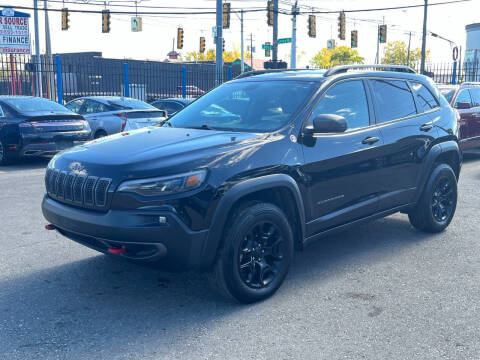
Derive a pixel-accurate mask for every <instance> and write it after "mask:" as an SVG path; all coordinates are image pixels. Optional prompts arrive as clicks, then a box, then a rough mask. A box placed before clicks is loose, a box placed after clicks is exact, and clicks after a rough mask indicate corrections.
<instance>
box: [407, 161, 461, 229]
mask: <svg viewBox="0 0 480 360" xmlns="http://www.w3.org/2000/svg"><path fill="white" fill-rule="evenodd" d="M457 191H458V190H457V177H456V176H455V173H454V172H453V170H452V168H451V167H450V166H449V165H447V164H437V166H436V167H435V169H434V170H433V171H432V174H431V175H430V178H429V179H428V182H427V184H426V186H425V189H424V190H423V193H422V195H421V197H420V200H419V202H418V204H417V206H416V208H415V210H413V211H412V212H410V213H409V214H408V219H409V220H410V223H411V224H412V226H413V227H414V228H416V229H418V230H421V231H425V232H430V233H438V232H441V231H443V230H445V229H446V228H447V226H448V225H449V224H450V222H451V221H452V219H453V216H454V215H455V210H456V208H457V197H458V192H457Z"/></svg>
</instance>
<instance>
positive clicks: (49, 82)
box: [43, 0, 54, 99]
mask: <svg viewBox="0 0 480 360" xmlns="http://www.w3.org/2000/svg"><path fill="white" fill-rule="evenodd" d="M43 7H44V11H45V66H46V68H47V72H48V74H47V97H48V98H49V99H51V98H52V94H53V91H52V85H53V83H54V82H53V81H52V80H53V79H52V75H53V68H51V65H53V64H52V47H51V42H50V23H49V21H48V9H47V0H43Z"/></svg>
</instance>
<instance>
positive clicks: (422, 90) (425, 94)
mask: <svg viewBox="0 0 480 360" xmlns="http://www.w3.org/2000/svg"><path fill="white" fill-rule="evenodd" d="M411 85H412V89H413V93H414V94H415V98H416V99H417V105H418V106H419V109H418V112H419V113H420V114H421V113H424V112H427V111H429V110H432V109H435V108H436V107H438V106H439V104H438V102H437V99H436V98H435V96H433V95H432V93H431V92H430V90H428V88H426V87H425V86H424V85H423V84H420V83H417V82H412V83H411Z"/></svg>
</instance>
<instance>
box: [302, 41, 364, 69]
mask: <svg viewBox="0 0 480 360" xmlns="http://www.w3.org/2000/svg"><path fill="white" fill-rule="evenodd" d="M364 60H365V59H364V58H363V57H361V56H360V54H359V53H358V51H357V49H351V48H349V47H347V46H339V47H336V48H335V49H327V48H323V49H322V50H320V51H319V52H318V53H317V54H316V55H315V56H314V57H313V58H312V59H311V60H310V63H311V64H312V65H314V66H318V67H331V66H336V65H348V64H363V61H364Z"/></svg>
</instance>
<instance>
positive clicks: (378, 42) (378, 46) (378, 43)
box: [375, 25, 380, 64]
mask: <svg viewBox="0 0 480 360" xmlns="http://www.w3.org/2000/svg"><path fill="white" fill-rule="evenodd" d="M379 57H380V25H378V26H377V55H376V56H375V64H378V63H379V62H380V61H379Z"/></svg>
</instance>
